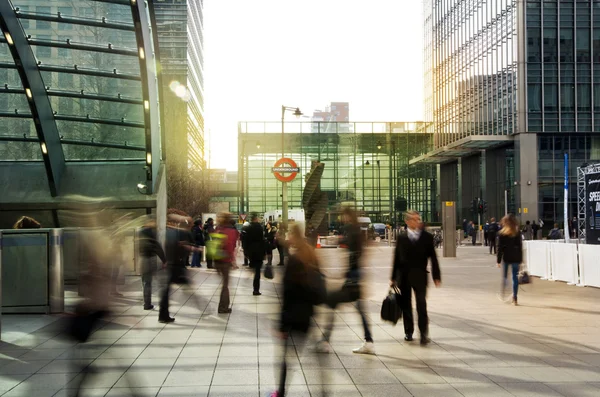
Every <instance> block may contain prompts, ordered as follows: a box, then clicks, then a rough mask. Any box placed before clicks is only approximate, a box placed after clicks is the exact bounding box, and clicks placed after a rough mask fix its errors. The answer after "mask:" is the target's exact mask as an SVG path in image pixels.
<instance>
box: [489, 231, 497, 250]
mask: <svg viewBox="0 0 600 397" xmlns="http://www.w3.org/2000/svg"><path fill="white" fill-rule="evenodd" d="M488 238H489V239H490V254H491V253H492V249H493V250H494V255H495V254H496V233H489V234H488Z"/></svg>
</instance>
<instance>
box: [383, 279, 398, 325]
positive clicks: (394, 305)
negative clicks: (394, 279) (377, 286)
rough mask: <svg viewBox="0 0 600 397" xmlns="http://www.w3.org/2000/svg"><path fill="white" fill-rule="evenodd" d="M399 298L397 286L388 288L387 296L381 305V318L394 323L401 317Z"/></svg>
mask: <svg viewBox="0 0 600 397" xmlns="http://www.w3.org/2000/svg"><path fill="white" fill-rule="evenodd" d="M401 300H402V295H400V290H399V289H398V287H397V286H394V287H392V288H390V292H389V293H388V296H386V297H385V299H384V300H383V304H382V305H381V319H382V320H384V321H389V322H391V323H392V324H394V325H396V323H397V322H398V320H400V319H401V318H402V307H401Z"/></svg>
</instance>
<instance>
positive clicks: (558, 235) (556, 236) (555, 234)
mask: <svg viewBox="0 0 600 397" xmlns="http://www.w3.org/2000/svg"><path fill="white" fill-rule="evenodd" d="M563 238H564V236H563V233H562V231H561V230H560V229H559V228H558V223H555V224H554V228H552V230H550V233H548V240H561V239H563Z"/></svg>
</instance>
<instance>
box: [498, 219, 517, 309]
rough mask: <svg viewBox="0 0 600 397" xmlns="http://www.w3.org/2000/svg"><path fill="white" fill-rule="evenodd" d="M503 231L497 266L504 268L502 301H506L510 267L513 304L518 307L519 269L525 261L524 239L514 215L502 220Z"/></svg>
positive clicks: (500, 238)
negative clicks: (505, 295)
mask: <svg viewBox="0 0 600 397" xmlns="http://www.w3.org/2000/svg"><path fill="white" fill-rule="evenodd" d="M502 225H503V227H502V230H501V231H500V233H499V234H500V237H499V238H498V258H497V261H496V263H497V266H498V267H500V264H501V263H502V264H503V267H502V289H501V290H500V299H501V300H504V291H505V289H506V281H507V280H506V278H507V274H508V268H509V266H510V267H511V268H512V283H513V295H512V303H513V305H515V306H516V305H517V292H518V291H519V267H520V265H521V262H522V261H523V239H522V238H521V233H519V222H518V221H517V218H516V217H515V216H514V215H513V214H508V215H506V216H505V217H504V218H502Z"/></svg>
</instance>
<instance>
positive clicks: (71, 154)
mask: <svg viewBox="0 0 600 397" xmlns="http://www.w3.org/2000/svg"><path fill="white" fill-rule="evenodd" d="M62 146H63V151H64V153H65V160H67V161H74V160H88V161H89V160H140V159H144V158H145V157H146V156H145V154H144V152H139V151H134V150H125V149H115V148H107V147H100V146H81V145H69V144H65V143H63V145H62Z"/></svg>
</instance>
